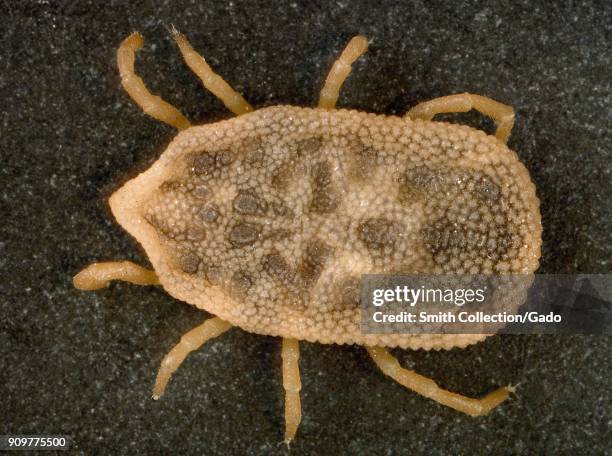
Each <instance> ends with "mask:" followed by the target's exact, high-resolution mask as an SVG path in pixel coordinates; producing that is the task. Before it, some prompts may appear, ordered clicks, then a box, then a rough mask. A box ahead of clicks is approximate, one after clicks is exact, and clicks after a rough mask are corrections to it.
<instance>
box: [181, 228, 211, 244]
mask: <svg viewBox="0 0 612 456" xmlns="http://www.w3.org/2000/svg"><path fill="white" fill-rule="evenodd" d="M185 237H186V238H187V240H188V241H203V240H204V239H206V230H205V229H204V228H203V227H201V226H190V227H188V228H187V229H186V230H185Z"/></svg>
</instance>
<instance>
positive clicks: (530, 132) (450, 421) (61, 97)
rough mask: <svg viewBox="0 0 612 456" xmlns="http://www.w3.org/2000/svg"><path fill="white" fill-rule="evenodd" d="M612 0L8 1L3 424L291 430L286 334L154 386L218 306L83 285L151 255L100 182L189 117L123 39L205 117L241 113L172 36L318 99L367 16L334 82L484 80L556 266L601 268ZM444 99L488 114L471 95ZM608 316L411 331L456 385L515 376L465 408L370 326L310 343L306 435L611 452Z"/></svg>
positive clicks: (415, 92)
mask: <svg viewBox="0 0 612 456" xmlns="http://www.w3.org/2000/svg"><path fill="white" fill-rule="evenodd" d="M611 16H612V15H611V14H610V4H609V2H604V1H601V2H587V1H577V2H531V1H520V2H515V1H500V2H465V1H462V2H430V1H415V2H408V1H405V2H400V1H397V2H370V1H364V2H349V1H338V2H288V3H283V2H272V1H269V2H258V1H252V2H239V1H234V2H215V1H191V2H150V1H139V2H134V3H131V4H129V5H128V4H127V3H126V2H118V1H117V2H98V1H93V0H92V1H89V2H86V1H83V2H68V1H54V0H51V1H40V2H38V1H36V2H35V1H11V0H7V1H4V2H0V20H1V23H2V28H1V29H0V37H1V42H0V44H1V46H0V100H2V114H1V115H2V122H1V127H0V128H1V133H0V163H1V166H0V184H1V185H0V195H1V198H0V214H1V215H2V223H1V225H0V270H1V273H2V281H1V282H0V296H1V298H0V316H1V317H0V318H1V319H0V434H8V433H62V434H70V435H72V436H73V437H74V440H75V446H74V447H73V448H74V449H76V450H77V451H79V452H81V453H83V454H136V453H137V452H146V453H148V454H160V453H166V454H168V453H170V452H173V453H174V454H191V453H193V454H253V455H255V454H274V453H286V452H287V450H286V449H285V447H284V446H282V445H280V446H279V442H280V441H281V439H282V431H283V409H282V407H283V402H282V394H281V387H280V369H279V343H278V340H276V339H274V338H270V337H261V336H256V335H252V334H248V333H245V332H242V331H240V330H233V331H232V332H230V333H228V334H226V335H224V336H223V337H221V338H220V339H218V340H216V341H215V342H213V343H210V344H209V345H207V346H206V347H205V348H203V349H202V350H200V351H199V352H197V353H195V354H193V355H192V356H190V358H189V359H188V360H187V362H186V363H185V364H184V365H183V366H182V367H181V369H180V370H179V372H178V373H177V374H176V376H175V377H174V378H173V380H172V382H171V384H170V385H169V388H168V391H167V393H166V395H165V396H164V397H163V398H162V400H161V401H159V402H154V401H152V400H151V399H150V391H151V387H152V384H153V380H154V377H155V374H156V371H157V368H158V365H159V362H160V360H161V358H162V356H163V355H164V354H165V353H166V352H167V351H168V350H169V349H170V347H171V346H172V345H173V344H174V343H175V342H176V341H177V340H178V339H179V338H180V336H181V335H182V334H183V333H184V332H185V331H187V330H188V329H190V328H192V327H194V326H195V325H197V324H199V323H200V322H201V321H202V320H203V319H205V318H207V315H206V314H204V313H203V312H200V311H198V310H196V309H194V308H192V307H190V306H189V305H186V304H184V303H180V302H177V301H175V300H173V299H172V298H170V297H169V296H168V295H166V294H165V293H164V292H163V290H160V289H154V288H140V287H136V286H130V285H126V284H114V285H113V286H111V287H110V288H109V289H106V290H103V291H99V292H96V293H83V292H78V291H75V290H74V289H73V288H72V286H71V276H72V275H73V274H74V273H75V272H76V271H78V270H79V268H81V267H82V266H84V265H86V264H87V263H89V262H91V261H94V260H112V259H126V258H127V259H132V260H135V261H138V262H140V263H143V264H146V258H145V257H144V254H143V252H142V250H141V249H140V247H139V246H138V245H136V243H135V242H134V241H133V240H132V239H131V238H130V237H129V236H128V235H127V234H126V233H125V232H123V231H122V230H121V229H120V228H119V227H118V226H117V225H116V224H115V223H114V222H113V219H112V217H111V215H110V213H109V210H108V208H107V206H106V202H105V201H106V198H107V197H108V195H109V194H110V193H111V192H112V191H113V190H114V189H116V188H117V187H118V186H119V185H120V184H121V182H123V181H124V180H126V179H127V178H129V176H130V175H133V174H134V173H135V172H136V170H142V169H144V168H146V167H147V166H148V165H149V164H150V163H152V161H154V160H155V157H156V156H157V155H158V154H159V153H161V151H162V150H163V148H164V147H165V145H166V144H167V143H168V142H169V141H170V140H171V138H172V136H173V135H174V133H175V132H174V131H173V130H172V129H171V128H169V127H167V126H165V125H162V124H160V123H158V122H155V121H153V120H152V119H150V118H148V117H146V116H144V115H143V114H142V113H141V112H140V111H139V109H137V108H136V107H135V106H134V104H133V103H131V102H130V100H129V99H128V97H127V96H126V94H125V93H124V92H123V91H122V90H121V88H120V85H119V78H118V76H117V70H116V65H115V50H116V47H117V45H118V43H119V42H120V41H121V40H122V39H123V38H124V37H125V36H126V35H127V34H128V33H130V32H131V31H133V30H139V31H140V32H142V33H143V34H144V36H145V37H146V43H145V49H144V50H143V51H142V52H141V53H140V54H139V56H138V62H137V68H138V71H139V72H140V73H141V75H142V76H143V78H144V79H145V81H146V82H147V84H148V85H149V87H150V88H151V89H152V90H153V91H154V92H156V93H159V94H162V95H163V97H164V98H165V99H167V100H168V101H169V102H171V103H173V104H175V105H177V106H179V107H180V108H181V109H182V110H183V112H185V113H186V114H187V116H188V117H189V118H190V119H192V120H193V121H195V122H211V121H214V120H217V119H222V118H227V117H229V116H230V114H229V113H228V112H227V111H226V110H225V109H224V107H223V106H222V105H221V103H220V102H219V101H217V100H216V99H215V98H214V97H213V96H212V95H211V94H210V93H207V92H206V91H205V90H203V89H202V88H201V87H200V84H199V82H198V81H197V80H196V78H195V77H194V76H193V75H192V74H191V73H190V72H189V71H188V70H187V68H186V67H185V65H184V64H183V63H182V61H181V58H180V56H179V54H178V52H177V49H176V48H175V45H174V44H173V43H172V42H171V40H170V38H169V33H168V32H167V27H168V26H170V25H171V24H174V25H175V26H176V27H177V28H178V29H179V30H181V31H184V32H185V33H186V34H187V35H188V37H189V39H190V40H191V41H192V42H193V44H194V46H195V47H196V48H197V49H198V50H200V51H201V52H202V53H203V54H204V55H206V57H207V58H208V59H209V61H210V63H211V64H212V65H213V66H214V67H215V68H216V69H217V70H218V72H219V73H220V74H222V75H223V76H224V77H226V78H227V80H228V81H230V83H231V84H233V85H234V87H236V88H237V89H238V90H239V91H241V92H242V93H244V95H245V97H246V98H247V99H248V100H249V101H251V102H252V103H253V104H254V105H255V106H256V107H258V106H266V105H273V104H279V103H291V104H296V105H313V103H315V100H316V99H317V93H318V90H319V89H320V87H321V84H322V81H323V79H324V77H325V74H326V71H327V70H328V68H329V66H330V64H331V62H332V61H333V59H334V58H335V57H336V56H337V55H338V52H339V51H340V49H341V48H342V46H343V45H344V43H346V42H347V41H348V39H349V38H350V37H351V36H353V35H354V34H356V33H363V34H365V35H366V36H368V37H369V38H370V39H372V40H373V42H372V43H371V46H370V50H369V52H368V54H367V56H366V57H365V58H363V59H361V60H360V61H359V63H358V64H357V65H356V67H355V72H354V74H353V75H352V76H351V77H350V79H349V80H348V82H347V84H346V85H345V88H344V90H343V92H342V95H341V98H340V103H339V104H340V105H341V106H343V107H353V108H358V109H363V110H368V111H372V112H376V113H387V114H401V113H403V112H404V111H405V110H406V109H407V107H409V106H411V105H414V104H415V103H417V102H418V101H420V100H425V99H429V98H433V97H436V96H440V95H446V94H450V93H456V92H461V91H470V92H475V93H479V94H484V95H488V96H491V97H493V98H496V99H498V100H501V101H503V102H506V103H509V104H511V105H513V106H515V107H516V109H517V121H516V127H515V129H514V132H513V135H512V138H511V139H510V146H511V147H512V148H513V149H514V150H516V151H517V152H518V154H519V156H520V157H521V159H522V160H523V161H524V163H525V164H526V166H527V167H528V169H529V170H530V172H531V173H532V176H533V179H534V181H535V183H536V185H537V188H538V194H539V196H540V198H541V200H542V214H543V223H544V252H543V260H542V267H541V271H542V272H610V262H609V261H610V258H611V257H612V255H611V251H610V212H611V208H610V201H611V195H610V145H611V144H610V135H609V127H610V65H611V62H610V60H611V59H610V49H609V37H610V33H609V27H608V29H607V30H606V27H607V26H609V24H610V23H611V20H612V17H611ZM446 118H448V119H451V118H452V119H456V120H457V121H462V122H468V123H470V124H472V125H475V126H479V125H481V124H482V125H483V126H484V127H485V128H487V129H489V131H490V129H491V128H492V124H491V123H490V122H489V121H483V120H482V118H480V117H479V116H477V115H473V114H464V115H458V116H448V117H446ZM610 341H611V339H610V337H609V336H573V337H552V336H547V337H544V336H529V337H527V336H524V337H520V336H515V337H510V336H506V337H502V336H499V337H495V338H492V339H489V340H487V341H486V342H484V343H481V344H479V345H477V346H474V347H472V348H469V349H466V350H452V351H449V352H441V353H425V352H405V353H402V352H401V351H398V352H397V353H398V355H399V356H400V357H401V359H402V360H403V363H404V365H406V366H409V367H413V368H415V369H416V370H417V371H418V372H421V373H423V374H426V375H431V376H432V377H433V378H435V379H436V380H437V381H439V383H440V384H441V385H442V386H444V387H446V388H450V389H452V390H454V391H459V392H463V393H465V394H470V395H481V394H484V393H486V392H488V391H489V390H491V389H492V388H494V387H496V386H498V385H501V384H505V383H519V388H518V395H517V397H515V398H513V399H512V400H511V401H509V402H508V403H507V404H504V405H503V406H502V407H500V408H499V409H497V410H496V411H494V412H493V413H491V414H490V415H488V416H486V417H483V418H479V419H472V418H469V417H466V416H463V415H460V414H458V413H456V412H453V411H451V410H449V409H446V408H443V407H441V406H439V405H436V404H435V403H433V402H431V401H428V400H426V399H424V398H422V397H419V396H417V395H415V394H413V393H411V392H408V391H406V390H404V389H403V388H402V387H400V386H398V385H396V384H394V383H393V382H392V381H390V380H388V379H387V378H385V377H384V376H383V375H382V374H380V373H379V372H378V371H377V369H376V368H375V367H374V366H373V363H372V362H371V361H370V360H369V359H368V357H367V355H366V353H365V352H364V350H363V349H361V348H359V347H336V346H322V345H312V344H302V360H301V367H302V375H303V393H302V400H303V412H304V419H303V422H302V425H301V427H300V430H299V434H298V439H297V441H296V443H295V444H294V445H293V446H292V448H291V453H292V454H296V455H297V454H377V455H379V454H445V453H454V454H517V453H526V454H544V453H545V454H587V453H588V454H603V453H605V452H609V451H610V440H609V436H610V434H609V432H610V420H611V416H610V406H611V402H612V401H611V397H610V378H611V377H612V375H611V374H612V371H611V369H610Z"/></svg>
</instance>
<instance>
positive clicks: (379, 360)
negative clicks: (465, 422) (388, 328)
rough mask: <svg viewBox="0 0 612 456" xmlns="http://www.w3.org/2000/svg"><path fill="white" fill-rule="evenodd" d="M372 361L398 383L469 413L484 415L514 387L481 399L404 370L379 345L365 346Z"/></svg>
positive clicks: (504, 388)
mask: <svg viewBox="0 0 612 456" xmlns="http://www.w3.org/2000/svg"><path fill="white" fill-rule="evenodd" d="M366 348H367V350H368V352H369V353H370V356H371V357H372V359H373V360H374V362H375V363H376V364H377V365H378V367H379V368H380V370H382V371H383V373H384V374H386V375H388V376H389V377H391V378H392V379H393V380H395V381H396V382H398V383H399V384H401V385H403V386H405V387H406V388H410V389H411V390H413V391H415V392H417V393H419V394H421V395H423V396H425V397H428V398H430V399H433V400H434V401H436V402H438V403H440V404H442V405H446V406H447V407H450V408H453V409H455V410H457V411H459V412H463V413H465V414H467V415H470V416H481V415H486V414H487V413H489V412H490V411H491V410H493V409H494V408H495V407H497V406H498V405H499V404H501V403H502V402H503V401H505V400H506V399H507V398H508V395H509V394H510V393H511V392H514V389H513V388H512V387H510V386H508V387H502V388H499V389H497V390H495V391H493V392H492V393H489V394H487V395H486V396H485V397H483V398H482V399H473V398H470V397H466V396H462V395H460V394H456V393H451V392H450V391H447V390H444V389H442V388H440V387H439V386H438V385H437V384H436V382H434V381H433V380H432V379H430V378H427V377H424V376H422V375H419V374H417V373H416V372H413V371H410V370H408V369H404V368H403V367H402V366H400V364H399V361H398V360H397V358H395V357H394V356H393V355H391V354H390V353H389V352H388V351H387V350H386V349H384V348H382V347H366Z"/></svg>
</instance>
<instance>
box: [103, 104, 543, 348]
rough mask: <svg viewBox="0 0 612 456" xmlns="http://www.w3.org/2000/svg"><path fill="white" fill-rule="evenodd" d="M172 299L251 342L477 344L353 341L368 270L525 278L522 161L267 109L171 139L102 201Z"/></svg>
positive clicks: (531, 201)
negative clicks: (251, 337) (252, 337)
mask: <svg viewBox="0 0 612 456" xmlns="http://www.w3.org/2000/svg"><path fill="white" fill-rule="evenodd" d="M110 203H111V208H112V210H113V213H114V214H115V216H116V218H117V220H118V221H119V223H120V224H121V225H122V226H123V227H124V228H125V229H127V230H128V231H129V232H130V233H131V234H132V235H133V236H134V237H135V238H136V239H137V240H138V241H139V242H140V243H141V244H142V245H143V246H144V248H145V250H146V252H147V255H148V257H149V259H150V260H151V262H152V264H153V266H154V268H155V272H156V273H157V275H158V277H159V280H160V282H161V284H162V285H163V287H164V288H165V289H166V290H167V291H168V292H169V293H170V294H172V295H173V296H175V297H176V298H178V299H181V300H184V301H186V302H188V303H191V304H194V305H196V306H198V307H200V308H203V309H205V310H207V311H209V312H211V313H213V314H215V315H216V316H218V317H220V318H222V319H223V320H226V321H228V322H230V323H231V324H232V325H236V326H240V327H242V328H244V329H246V330H248V331H251V332H256V333H260V334H269V335H277V336H283V337H288V338H296V339H303V340H309V341H318V342H323V343H358V344H364V345H381V346H390V347H393V346H400V347H404V348H426V349H428V348H451V347H456V346H460V347H461V346H465V345H468V344H470V343H473V342H476V341H478V340H481V339H483V338H484V337H485V336H484V335H469V334H467V335H466V334H446V335H431V334H424V335H405V334H386V335H375V334H362V333H361V331H360V312H359V298H358V294H359V280H360V277H361V275H362V274H365V273H423V274H426V273H466V274H467V273H472V274H476V273H483V274H487V273H505V272H513V273H531V272H533V271H535V269H536V268H537V266H538V259H539V257H540V244H541V225H540V215H539V202H538V199H537V198H536V196H535V187H534V185H533V184H532V182H531V180H530V178H529V175H528V172H527V170H526V169H525V167H524V166H523V165H522V164H521V163H520V162H519V161H518V158H517V156H516V154H515V153H514V152H512V151H511V150H510V149H508V148H507V147H506V146H505V144H503V143H502V142H501V141H499V140H498V139H496V138H495V137H493V136H487V135H486V134H484V133H483V132H480V131H477V130H474V129H472V128H469V127H465V126H459V125H451V124H446V123H441V122H429V121H420V120H416V121H412V120H408V119H402V118H398V117H387V116H379V115H373V114H367V113H363V112H357V111H345V110H324V109H306V108H297V107H290V106H276V107H271V108H265V109H260V110H258V111H255V112H253V113H249V114H245V115H242V116H240V117H236V118H233V119H230V120H226V121H222V122H218V123H215V124H209V125H203V126H197V127H191V128H189V129H187V130H185V131H183V132H181V133H180V134H179V135H178V136H177V137H176V138H175V139H174V141H173V142H172V143H171V144H170V145H169V147H168V148H167V150H166V151H165V152H164V153H163V154H162V156H161V157H160V158H159V160H158V161H157V162H155V164H154V165H153V166H152V167H151V168H150V169H149V170H148V171H146V172H145V173H143V174H141V175H140V176H138V177H136V178H135V179H133V180H131V181H130V182H128V183H127V184H126V185H125V186H123V187H122V188H121V189H120V190H118V191H117V192H116V193H115V194H114V195H113V196H112V197H111V201H110Z"/></svg>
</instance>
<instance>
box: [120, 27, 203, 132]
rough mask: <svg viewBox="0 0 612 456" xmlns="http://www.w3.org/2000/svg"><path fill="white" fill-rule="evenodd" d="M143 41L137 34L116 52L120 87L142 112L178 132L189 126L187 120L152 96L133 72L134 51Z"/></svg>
mask: <svg viewBox="0 0 612 456" xmlns="http://www.w3.org/2000/svg"><path fill="white" fill-rule="evenodd" d="M143 43H144V40H143V38H142V35H141V34H140V33H138V32H134V33H132V34H131V35H130V36H128V37H127V38H126V39H125V40H123V43H121V46H119V49H118V50H117V66H118V67H119V74H120V75H121V85H122V86H123V88H124V89H125V91H126V92H127V93H128V94H129V95H130V97H132V100H134V101H135V102H136V104H137V105H138V106H140V107H141V108H142V110H143V111H144V112H145V113H146V114H148V115H150V116H151V117H153V118H154V119H157V120H161V121H162V122H164V123H167V124H168V125H171V126H173V127H175V128H178V129H179V130H184V129H185V128H189V126H190V125H191V124H190V123H189V121H188V120H187V118H186V117H185V116H183V114H181V112H180V111H179V110H178V109H176V108H175V107H174V106H172V105H171V104H169V103H167V102H165V101H164V100H162V99H161V98H160V97H158V96H156V95H153V94H152V93H151V92H149V90H148V89H147V87H146V86H145V85H144V82H143V81H142V79H141V78H140V77H138V75H137V74H136V72H135V71H134V60H135V58H136V51H137V50H138V49H140V48H141V47H142V45H143Z"/></svg>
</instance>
